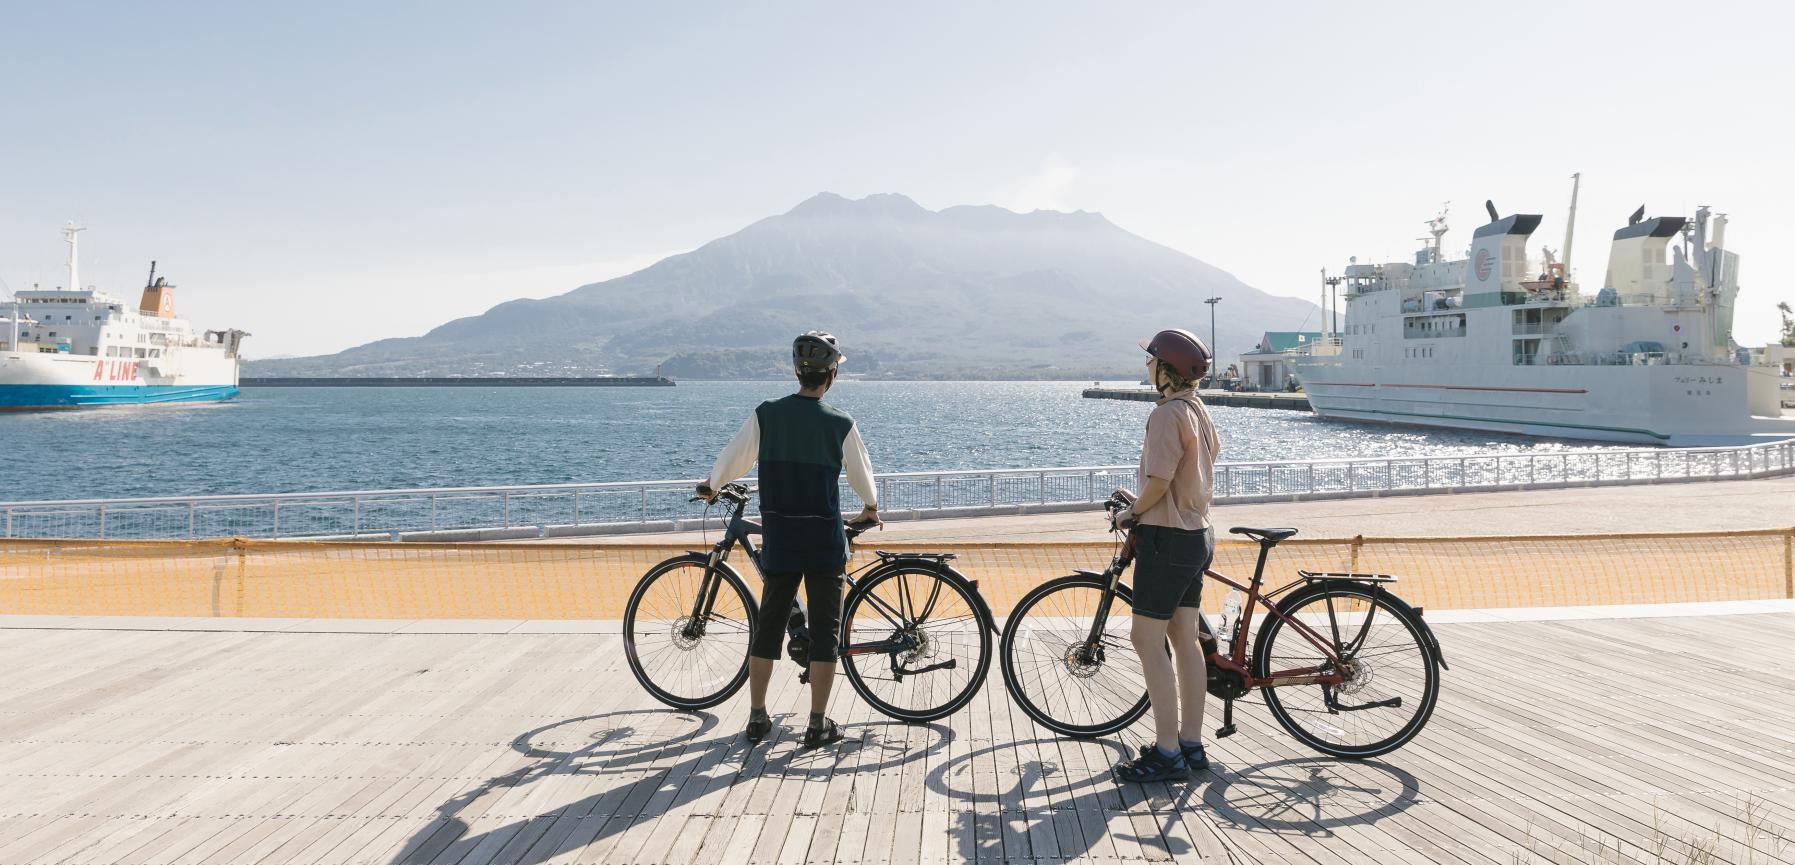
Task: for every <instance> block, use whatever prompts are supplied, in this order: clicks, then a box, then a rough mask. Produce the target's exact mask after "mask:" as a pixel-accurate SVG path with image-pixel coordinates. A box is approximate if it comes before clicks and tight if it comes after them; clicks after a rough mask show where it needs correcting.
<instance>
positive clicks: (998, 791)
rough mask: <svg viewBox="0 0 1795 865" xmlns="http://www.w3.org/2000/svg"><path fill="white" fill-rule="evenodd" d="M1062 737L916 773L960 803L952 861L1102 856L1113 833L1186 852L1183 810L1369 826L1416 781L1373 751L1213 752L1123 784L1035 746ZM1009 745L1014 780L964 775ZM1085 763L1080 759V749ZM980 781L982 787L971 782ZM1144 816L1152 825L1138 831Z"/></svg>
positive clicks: (1266, 825)
mask: <svg viewBox="0 0 1795 865" xmlns="http://www.w3.org/2000/svg"><path fill="white" fill-rule="evenodd" d="M1061 744H1062V743H1061V740H1057V739H1034V740H1029V741H1022V742H1013V743H1008V744H998V745H992V746H990V747H987V748H983V749H980V750H977V751H973V752H971V753H968V754H963V755H956V756H955V757H954V758H953V759H952V760H949V761H948V762H947V763H945V764H942V765H940V766H938V767H936V768H934V769H933V770H932V771H931V772H930V773H929V775H928V778H927V780H926V782H925V783H926V784H927V786H928V788H929V789H930V790H932V791H934V792H935V793H938V794H940V795H943V796H946V797H949V798H952V799H956V800H959V801H961V802H964V803H966V804H965V806H964V807H962V808H960V809H959V811H958V813H957V814H956V815H955V817H954V821H953V823H952V824H951V825H950V827H949V834H950V836H951V837H952V839H953V847H954V850H955V852H956V853H957V854H958V856H959V858H960V859H961V860H962V861H974V860H982V859H1010V860H1016V859H1024V858H1035V859H1043V858H1056V859H1071V858H1075V857H1079V856H1083V855H1086V854H1092V855H1096V856H1098V857H1099V858H1109V857H1112V856H1116V855H1118V853H1117V852H1116V851H1111V850H1107V849H1103V848H1105V847H1107V846H1109V845H1110V844H1111V843H1112V841H1113V840H1125V841H1127V842H1130V843H1132V844H1137V845H1139V846H1140V847H1141V848H1142V852H1143V853H1145V854H1146V855H1147V856H1148V857H1149V858H1162V857H1163V858H1172V859H1177V858H1179V857H1182V856H1185V855H1189V854H1192V853H1194V852H1195V851H1193V850H1192V849H1191V843H1190V842H1189V841H1187V840H1185V838H1186V833H1185V832H1182V831H1177V827H1176V824H1177V823H1178V822H1180V821H1181V820H1182V819H1183V815H1184V814H1185V813H1186V812H1188V811H1190V810H1192V809H1198V810H1201V811H1206V812H1208V813H1211V814H1214V815H1215V817H1216V818H1218V819H1219V821H1221V822H1222V823H1223V824H1225V825H1227V826H1230V827H1232V828H1238V829H1246V830H1248V831H1261V832H1272V833H1295V834H1300V835H1303V836H1305V837H1332V836H1333V835H1334V834H1335V830H1336V829H1338V828H1341V827H1346V826H1361V825H1372V824H1375V823H1376V822H1377V821H1378V820H1381V819H1383V818H1384V817H1387V816H1390V815H1392V814H1396V813H1399V812H1401V811H1403V810H1405V809H1407V808H1408V807H1410V806H1411V805H1413V804H1415V803H1416V802H1417V801H1418V799H1419V790H1420V785H1419V783H1418V782H1417V781H1416V780H1415V778H1414V776H1413V775H1410V774H1409V773H1408V772H1405V771H1403V770H1402V769H1400V768H1397V767H1395V766H1390V765H1388V764H1385V763H1381V762H1379V761H1350V762H1349V761H1335V760H1330V759H1325V758H1302V759H1290V760H1279V761H1276V762H1271V763H1264V764H1256V765H1247V766H1241V767H1238V768H1235V767H1230V766H1227V765H1224V764H1222V763H1219V762H1212V765H1211V768H1210V770H1209V771H1208V772H1204V773H1201V774H1199V775H1198V776H1196V777H1194V778H1193V779H1192V780H1190V781H1187V782H1174V783H1171V784H1154V785H1145V786H1144V787H1128V788H1124V787H1122V786H1121V785H1118V784H1117V783H1116V781H1115V779H1114V777H1113V776H1112V775H1111V774H1110V773H1109V772H1108V771H1107V765H1105V766H1104V770H1101V771H1097V772H1095V773H1094V774H1091V775H1089V776H1088V777H1085V778H1082V779H1077V780H1073V779H1068V778H1065V777H1064V772H1063V770H1062V767H1061V766H1060V765H1059V764H1058V763H1057V762H1055V761H1053V760H1051V759H1040V758H1037V757H1035V756H1034V755H1035V754H1037V753H1040V752H1042V751H1046V752H1049V753H1052V752H1053V751H1056V750H1057V749H1058V748H1059V747H1061ZM1069 744H1070V746H1071V747H1081V748H1088V747H1091V746H1093V745H1096V746H1098V747H1100V748H1102V750H1103V752H1104V753H1105V754H1106V755H1107V756H1106V758H1104V759H1106V760H1107V763H1115V762H1121V761H1123V760H1125V759H1128V758H1130V757H1132V756H1133V754H1131V753H1130V752H1129V749H1127V748H1126V747H1124V746H1122V745H1121V744H1120V743H1118V742H1111V741H1106V742H1102V743H1069ZM1012 749H1013V750H1016V751H1017V752H1018V754H1017V758H1016V759H1015V760H1014V761H1013V762H1014V766H1015V768H1014V770H1013V771H1014V778H1013V780H1010V781H1009V782H1008V783H1007V785H1006V784H1005V783H1004V779H1002V778H993V779H990V780H989V781H983V782H981V781H975V780H973V779H972V778H971V777H970V776H971V775H972V774H973V772H974V770H973V768H972V767H973V766H974V765H975V764H976V763H986V762H989V763H994V764H998V765H1007V764H1009V763H1010V762H1011V761H1008V760H1001V759H993V758H994V757H996V756H997V755H999V754H1001V753H1002V752H1004V751H1006V750H1012ZM1084 762H1085V763H1086V764H1087V765H1090V764H1091V761H1090V759H1089V755H1088V752H1087V754H1086V755H1085V759H1084ZM1379 776H1382V777H1383V778H1384V780H1379ZM980 787H983V788H985V789H976V790H975V788H980ZM993 788H995V789H993ZM981 805H982V806H984V807H980V806H981ZM1123 815H1127V816H1126V817H1125V818H1124V819H1123V824H1124V825H1125V826H1128V827H1129V828H1130V829H1131V830H1132V831H1121V832H1112V829H1111V827H1112V826H1113V825H1114V823H1113V821H1114V820H1115V819H1116V818H1121V817H1123ZM1145 821H1150V822H1145ZM1147 825H1152V826H1155V827H1156V828H1157V830H1158V831H1156V832H1152V833H1148V832H1146V831H1145V829H1146V827H1147ZM1106 835H1107V836H1109V837H1108V838H1106V837H1105V836H1106ZM1049 839H1051V840H1049ZM1037 848H1041V849H1037ZM1124 858H1128V857H1127V856H1126V855H1124Z"/></svg>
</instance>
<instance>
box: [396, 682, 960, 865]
mask: <svg viewBox="0 0 1795 865" xmlns="http://www.w3.org/2000/svg"><path fill="white" fill-rule="evenodd" d="M781 717H785V716H781ZM786 720H789V718H786ZM717 725H718V719H717V717H716V716H714V715H711V714H709V713H686V712H665V711H651V710H625V711H618V712H610V713H605V714H599V715H583V716H579V717H575V718H568V719H564V720H561V721H557V722H555V723H553V724H547V725H544V726H542V727H538V728H536V729H534V730H531V731H529V732H527V733H524V734H522V735H520V736H518V737H517V738H515V739H513V740H512V742H511V743H510V744H511V750H512V751H514V752H516V754H517V755H518V756H519V757H521V758H523V759H524V760H526V761H527V762H525V763H524V764H523V765H520V766H517V767H515V768H511V769H510V770H508V771H505V772H502V773H500V774H498V775H494V776H492V777H490V778H487V779H486V780H484V781H482V782H481V783H480V784H479V785H478V786H477V787H474V788H472V789H469V790H465V791H463V792H461V793H459V794H457V795H455V796H454V797H452V798H450V799H448V800H446V801H444V802H442V803H441V804H440V805H438V806H437V807H436V811H435V814H434V815H433V819H432V820H431V821H430V822H429V823H428V824H426V825H425V826H424V827H423V828H421V829H419V830H418V831H417V832H415V833H413V834H412V836H411V837H410V838H408V839H406V841H405V842H404V844H403V845H402V846H401V847H400V849H399V851H398V852H397V853H396V854H395V855H394V856H393V857H392V858H391V859H390V860H389V861H390V862H391V863H393V865H427V863H431V862H462V861H468V862H484V861H502V862H507V863H514V865H540V863H544V862H547V861H549V860H550V859H553V858H555V857H557V856H561V855H563V854H566V853H569V852H575V851H578V850H581V849H584V848H586V847H590V846H592V845H595V844H601V843H603V842H605V841H607V840H609V839H612V838H614V837H616V836H617V835H619V834H621V833H622V832H624V831H625V830H627V829H629V828H630V827H631V826H633V825H638V824H639V823H641V822H642V821H643V820H652V819H657V818H659V817H662V816H664V815H665V814H666V813H667V812H668V811H670V810H672V809H673V808H674V807H677V806H680V805H685V804H689V803H690V802H692V801H695V800H697V799H699V798H702V797H703V796H706V795H712V794H716V795H722V794H724V793H726V792H727V791H728V790H730V789H731V788H732V787H733V786H734V785H735V784H737V783H740V782H742V781H744V780H749V779H753V778H761V777H771V778H780V777H785V776H788V775H793V774H803V775H806V776H809V777H808V778H807V780H817V779H826V778H827V777H829V776H830V775H832V774H834V773H839V772H848V773H869V772H870V773H877V772H880V771H884V770H887V769H890V768H893V767H895V766H899V765H903V764H905V763H908V762H910V761H914V760H923V759H927V758H928V757H929V756H930V755H931V754H934V753H937V752H939V751H940V750H942V749H943V748H945V747H947V745H948V743H949V742H950V741H952V738H953V733H952V731H951V730H949V729H948V728H947V727H945V726H942V725H938V724H928V725H923V728H924V729H928V730H930V731H932V732H933V733H934V739H933V741H932V742H929V743H928V744H927V745H926V747H922V748H914V747H909V746H908V743H907V742H904V743H902V744H891V743H887V742H885V741H884V737H883V736H881V735H880V731H879V728H881V727H885V726H901V725H898V724H897V722H866V723H850V724H844V725H842V727H843V730H844V731H848V732H849V737H848V739H846V740H844V741H843V742H842V743H841V744H840V745H839V746H837V747H836V748H818V749H803V748H789V747H775V746H773V745H768V744H762V745H753V744H750V743H748V742H746V741H745V740H743V739H742V737H741V735H740V733H737V732H733V731H732V732H730V733H727V734H724V735H719V736H714V737H710V738H701V737H703V736H705V735H706V734H708V733H710V732H711V731H713V730H714V729H715V728H716V727H717ZM682 727H683V728H689V729H680V728H682ZM668 728H672V734H671V735H670V736H668V735H663V734H664V733H666V732H667V731H668ZM856 729H859V730H862V731H864V732H863V733H862V734H861V735H859V736H855V735H854V734H853V731H854V730H856ZM906 738H907V737H906ZM868 748H874V749H880V750H881V751H883V752H885V753H887V754H896V755H897V756H893V757H887V758H885V759H878V760H874V761H872V762H867V761H865V760H863V759H861V758H860V757H859V752H861V751H863V750H865V749H868ZM676 749H677V750H676ZM670 752H672V753H670ZM669 756H676V757H677V759H676V760H674V761H673V762H671V763H667V764H666V765H665V766H664V767H656V768H654V769H653V770H652V771H651V772H647V773H646V774H645V773H644V770H645V768H646V767H649V766H651V765H655V764H660V763H663V762H664V761H665V760H666V758H668V757H669ZM607 774H616V775H620V776H623V778H622V779H621V780H620V781H619V782H618V783H617V784H615V785H612V786H611V787H609V788H607V789H605V790H602V791H599V792H595V793H590V794H587V795H585V796H582V797H580V798H578V799H576V800H573V801H567V802H564V803H557V802H555V801H554V800H552V798H549V796H548V795H545V796H544V799H545V801H544V802H543V803H542V805H543V806H545V807H536V808H534V809H533V810H536V811H538V812H539V813H534V814H530V815H529V816H519V817H516V818H513V819H506V820H503V821H502V822H501V823H500V825H497V826H494V827H492V828H490V829H488V830H486V831H482V832H474V831H472V830H473V826H474V824H475V823H476V822H477V821H479V820H480V819H481V818H482V817H484V816H485V815H487V814H488V813H489V812H492V809H493V808H494V807H495V806H502V804H507V805H510V806H511V808H515V807H517V806H520V805H522V806H529V805H530V802H529V799H528V798H527V794H526V798H525V799H523V800H519V801H517V802H507V801H506V800H507V797H508V796H511V795H512V794H513V793H514V791H516V790H517V789H518V788H520V787H524V786H526V785H530V784H536V783H540V782H544V781H547V780H548V779H551V778H556V779H565V778H566V777H568V776H581V775H586V776H598V775H607ZM511 808H505V810H507V811H509V810H511Z"/></svg>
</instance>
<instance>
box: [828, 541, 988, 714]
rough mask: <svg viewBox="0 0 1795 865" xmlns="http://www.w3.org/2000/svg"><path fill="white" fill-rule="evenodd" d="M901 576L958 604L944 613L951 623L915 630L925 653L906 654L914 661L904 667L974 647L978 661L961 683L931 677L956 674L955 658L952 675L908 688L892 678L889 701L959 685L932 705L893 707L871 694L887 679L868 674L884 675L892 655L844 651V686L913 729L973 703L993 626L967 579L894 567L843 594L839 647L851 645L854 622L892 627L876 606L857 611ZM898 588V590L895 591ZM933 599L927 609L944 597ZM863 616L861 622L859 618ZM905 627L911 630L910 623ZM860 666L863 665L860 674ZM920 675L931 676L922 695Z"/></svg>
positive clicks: (944, 570)
mask: <svg viewBox="0 0 1795 865" xmlns="http://www.w3.org/2000/svg"><path fill="white" fill-rule="evenodd" d="M906 577H921V578H922V580H921V582H922V583H925V584H927V585H928V586H930V587H931V588H933V589H935V590H936V591H937V592H939V591H940V590H943V589H945V590H946V591H947V592H950V593H952V596H953V598H954V599H957V601H958V604H959V606H960V607H961V608H962V609H961V611H959V612H955V611H953V610H949V611H948V612H953V613H954V615H953V616H952V617H951V618H937V619H936V620H934V621H933V622H932V623H931V624H932V625H934V627H933V628H929V627H918V628H917V630H919V631H921V632H922V633H923V634H924V635H925V636H928V637H929V638H930V639H929V641H928V642H927V643H925V646H927V647H928V648H925V649H920V650H918V651H917V652H914V653H908V654H911V655H912V656H913V657H912V658H911V659H910V660H909V661H906V662H905V663H911V662H918V661H927V660H930V659H933V658H935V657H938V655H939V654H940V652H941V651H942V650H943V649H948V648H951V647H953V646H961V645H968V646H975V647H976V649H977V651H978V657H977V659H975V660H974V661H973V663H972V672H971V674H970V675H968V676H965V677H964V678H961V677H958V676H952V675H949V676H941V677H934V674H935V673H938V672H946V673H952V672H954V671H957V670H958V669H959V668H960V664H959V662H960V661H961V660H962V659H961V658H959V657H955V658H954V660H955V664H956V665H955V667H954V670H948V671H943V670H936V671H931V672H928V673H921V674H915V675H912V676H910V677H909V678H910V679H912V681H911V682H910V686H909V687H908V689H906V688H905V687H904V682H903V680H901V679H898V678H896V677H893V678H892V679H890V680H889V681H891V682H892V687H891V688H890V689H889V691H890V695H891V696H892V697H894V698H895V697H896V696H897V695H898V693H900V692H904V691H906V690H907V691H908V692H909V693H911V694H917V695H919V696H922V695H924V694H926V695H933V694H935V693H938V690H937V688H936V685H937V684H938V683H940V682H943V681H947V682H952V681H953V680H955V679H959V684H958V685H957V686H954V685H949V688H950V690H949V691H948V692H947V693H946V694H945V695H944V697H943V698H942V699H940V700H936V699H934V698H933V697H932V696H922V699H919V700H917V701H916V702H919V703H922V705H899V704H898V703H896V702H894V701H893V699H887V696H886V695H884V694H881V693H877V692H875V690H874V687H873V684H872V683H873V682H878V681H887V680H886V679H883V678H881V677H879V676H873V675H871V674H872V673H880V674H885V675H889V665H890V664H891V663H892V661H893V658H894V655H893V654H892V653H870V654H865V655H848V654H846V653H845V652H844V654H843V656H842V658H841V665H842V667H843V672H845V673H846V674H847V677H848V684H850V685H851V686H852V687H853V688H854V692H855V693H857V694H859V695H860V699H862V700H865V701H866V702H867V705H870V706H872V707H873V708H874V709H877V710H878V711H879V712H880V713H881V714H883V715H885V716H887V717H889V718H893V719H895V720H899V721H905V722H908V723H912V724H920V723H924V722H928V721H934V720H938V719H941V718H945V717H947V716H948V715H951V714H953V713H955V712H958V711H959V710H960V709H961V708H963V707H965V705H966V704H967V703H970V702H972V698H973V697H974V696H976V695H977V694H978V691H979V688H980V687H982V686H983V685H984V683H985V677H986V676H987V675H989V674H990V671H991V632H992V631H994V630H996V625H995V624H994V623H993V622H992V621H991V615H990V613H989V611H988V610H986V608H985V606H984V604H983V602H982V601H981V600H980V599H979V597H978V589H977V588H975V587H974V586H973V585H972V582H971V581H970V580H968V579H966V578H965V577H964V576H962V575H961V574H960V573H959V572H958V571H955V570H953V569H952V568H948V567H945V566H939V565H935V564H933V563H929V564H922V563H917V564H898V565H893V566H891V567H888V568H884V569H881V570H878V571H875V572H874V573H872V574H870V575H868V576H867V578H866V579H864V580H861V581H860V582H858V583H856V584H855V586H854V588H853V590H852V591H850V592H849V593H848V597H847V599H846V600H845V601H844V602H843V603H842V627H841V644H842V646H843V647H844V648H846V647H847V646H849V645H851V644H852V642H853V640H854V639H855V634H856V628H855V623H856V622H857V621H858V622H871V621H874V620H875V619H877V620H884V624H886V625H890V624H892V623H891V622H890V621H889V619H888V617H886V616H885V615H884V614H883V613H882V611H880V610H878V609H877V607H874V609H873V610H872V611H870V613H869V611H866V610H862V609H861V608H862V606H863V605H866V604H867V602H868V598H870V597H872V596H873V593H874V592H876V591H878V590H879V588H880V587H881V586H884V585H887V584H889V583H890V582H891V581H892V580H894V579H898V578H906ZM906 585H907V584H906ZM900 588H903V587H902V586H900ZM912 594H913V595H914V594H916V592H914V591H912ZM934 597H935V600H934V602H933V603H931V604H930V606H931V608H932V607H935V606H938V605H939V603H940V602H941V601H942V600H943V599H944V596H940V595H934ZM881 600H883V601H885V602H886V603H892V601H891V599H889V598H884V597H881ZM900 612H901V610H900ZM927 612H928V613H929V614H930V615H932V614H933V612H934V610H933V609H930V610H928V611H927ZM863 615H865V618H864V619H862V618H861V616H863ZM907 624H911V625H914V624H915V623H907ZM860 630H861V631H862V632H864V631H869V630H872V629H871V628H868V627H863V628H861V629H860ZM925 652H926V653H928V654H927V655H926V656H925V655H924V654H923V653H925ZM862 659H866V660H862ZM875 659H876V660H875ZM881 664H882V665H885V667H883V668H881V667H878V666H875V665H881ZM863 665H865V668H864V669H863ZM925 676H927V677H934V678H931V679H928V680H926V681H929V682H930V685H929V687H928V690H927V691H926V692H925V691H924V689H922V688H919V687H917V680H921V677H925Z"/></svg>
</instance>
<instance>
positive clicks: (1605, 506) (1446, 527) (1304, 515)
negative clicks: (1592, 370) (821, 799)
mask: <svg viewBox="0 0 1795 865" xmlns="http://www.w3.org/2000/svg"><path fill="white" fill-rule="evenodd" d="M1214 520H1215V523H1216V525H1217V526H1219V527H1221V528H1222V529H1223V530H1224V531H1225V530H1226V529H1227V528H1228V527H1229V526H1243V525H1244V526H1294V527H1296V528H1298V529H1300V530H1302V534H1301V535H1299V537H1304V538H1350V537H1352V536H1354V535H1364V536H1366V537H1499V536H1503V535H1521V534H1541V535H1549V534H1610V533H1625V532H1671V531H1734V530H1739V529H1769V528H1788V527H1789V526H1795V478H1764V479H1759V480H1749V481H1704V482H1695V483H1671V484H1647V485H1641V486H1626V487H1587V488H1571V489H1556V490H1534V491H1509V492H1494V493H1454V494H1438V495H1401V496H1386V497H1380V498H1367V499H1338V500H1324V501H1311V502H1273V503H1269V504H1250V505H1221V506H1218V507H1217V508H1216V509H1215V514H1214ZM701 537H702V535H701V533H699V532H679V533H669V534H648V535H612V536H600V537H580V538H552V539H548V540H544V541H535V542H534V543H565V544H603V543H623V544H633V543H634V544H639V543H653V542H667V543H696V542H698V541H699V539H700V538H701ZM711 537H712V538H713V539H715V537H716V531H715V530H712V532H711ZM1107 537H1109V533H1108V531H1107V530H1105V528H1104V523H1103V516H1102V511H1078V512H1073V513H1057V514H1032V515H1026V516H1005V517H973V518H967V519H929V520H907V521H902V522H892V523H888V524H887V525H886V526H885V528H884V529H883V530H880V531H877V532H874V533H873V534H870V535H868V536H866V539H865V541H864V542H863V543H862V546H867V545H872V546H876V545H877V544H878V543H879V542H880V541H887V542H894V541H931V542H939V543H941V544H943V545H944V546H945V545H949V544H952V543H956V542H959V543H969V542H978V541H1005V540H1008V541H1098V540H1104V539H1106V538H1107Z"/></svg>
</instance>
